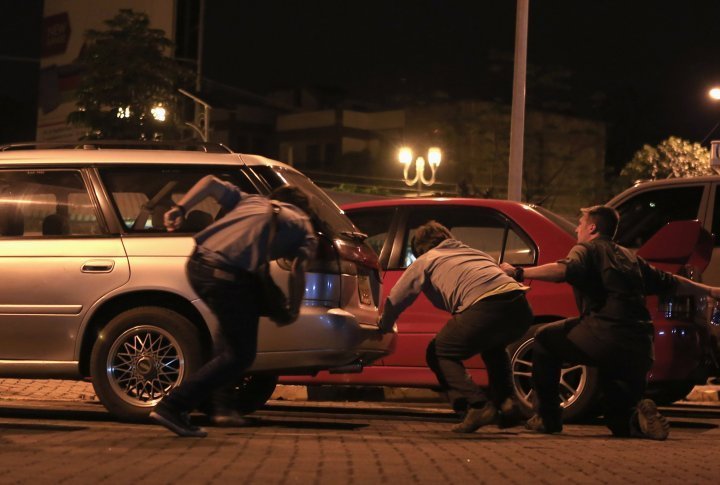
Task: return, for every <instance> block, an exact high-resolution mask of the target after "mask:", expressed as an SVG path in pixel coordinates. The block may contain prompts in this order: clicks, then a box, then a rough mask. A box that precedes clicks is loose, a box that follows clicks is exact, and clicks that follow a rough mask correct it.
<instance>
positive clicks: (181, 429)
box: [150, 401, 207, 438]
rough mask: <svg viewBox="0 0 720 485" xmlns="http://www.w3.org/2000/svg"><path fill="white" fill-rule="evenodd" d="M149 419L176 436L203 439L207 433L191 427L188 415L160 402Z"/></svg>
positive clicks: (196, 427)
mask: <svg viewBox="0 0 720 485" xmlns="http://www.w3.org/2000/svg"><path fill="white" fill-rule="evenodd" d="M150 418H152V419H154V420H155V421H157V422H158V423H160V424H162V425H163V426H165V427H166V428H167V429H169V430H170V431H172V432H173V433H175V434H176V435H178V436H188V437H193V438H204V437H206V436H207V431H205V430H204V429H202V428H200V427H198V426H193V425H192V424H191V423H190V416H188V413H185V412H181V411H178V410H177V409H175V408H173V407H172V406H170V405H169V404H166V403H163V402H162V401H160V402H159V403H157V405H156V406H155V408H154V409H153V410H152V412H151V413H150Z"/></svg>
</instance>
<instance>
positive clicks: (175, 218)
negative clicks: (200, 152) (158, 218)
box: [163, 175, 225, 232]
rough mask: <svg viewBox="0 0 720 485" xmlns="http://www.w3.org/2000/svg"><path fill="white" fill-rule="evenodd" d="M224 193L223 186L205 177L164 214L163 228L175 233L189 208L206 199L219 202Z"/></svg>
mask: <svg viewBox="0 0 720 485" xmlns="http://www.w3.org/2000/svg"><path fill="white" fill-rule="evenodd" d="M224 193H225V184H223V182H222V181H221V180H220V179H218V178H216V177H214V176H212V175H206V176H205V177H203V178H201V179H200V180H198V182H197V183H196V184H195V185H193V186H192V187H191V188H190V190H188V191H187V193H186V194H185V195H184V196H183V198H182V199H180V201H179V202H178V203H177V205H175V206H173V207H172V208H171V209H170V210H169V211H167V212H166V213H165V215H164V216H163V223H164V224H165V228H166V229H167V230H168V232H173V231H176V230H177V229H179V228H180V226H181V225H182V223H183V221H184V220H185V212H186V211H187V209H188V208H189V207H192V206H194V205H195V204H197V203H198V202H200V201H202V200H203V199H204V198H206V197H212V198H214V199H215V200H220V198H221V197H222V196H223V194H224Z"/></svg>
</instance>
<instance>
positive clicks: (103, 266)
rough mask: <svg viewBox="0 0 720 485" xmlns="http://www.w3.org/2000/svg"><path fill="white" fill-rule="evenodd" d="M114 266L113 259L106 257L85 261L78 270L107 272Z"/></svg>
mask: <svg viewBox="0 0 720 485" xmlns="http://www.w3.org/2000/svg"><path fill="white" fill-rule="evenodd" d="M114 267H115V261H112V260H108V259H96V260H93V261H86V262H85V264H83V265H82V268H80V271H82V272H83V273H109V272H110V271H112V270H113V268H114Z"/></svg>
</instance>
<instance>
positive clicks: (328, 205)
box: [250, 165, 357, 236]
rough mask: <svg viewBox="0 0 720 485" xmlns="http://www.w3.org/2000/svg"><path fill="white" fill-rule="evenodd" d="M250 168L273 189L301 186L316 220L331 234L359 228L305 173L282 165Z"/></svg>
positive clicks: (334, 234) (340, 233)
mask: <svg viewBox="0 0 720 485" xmlns="http://www.w3.org/2000/svg"><path fill="white" fill-rule="evenodd" d="M250 168H251V169H252V171H253V172H255V174H256V175H258V176H260V177H262V178H263V179H264V180H265V181H266V182H267V184H268V185H269V186H270V188H271V189H274V188H276V187H279V186H281V185H295V186H297V187H298V188H300V190H302V191H303V192H304V193H305V194H306V195H307V196H308V197H309V199H310V208H311V209H312V210H313V212H314V213H315V214H314V216H315V217H314V219H315V222H316V223H319V224H320V225H321V227H323V228H324V229H325V230H326V231H329V232H330V234H331V235H333V236H339V235H342V234H343V233H352V232H355V231H357V228H356V227H355V226H354V225H353V223H352V222H351V221H350V219H348V218H347V216H346V215H345V214H344V213H343V211H342V210H341V209H340V208H339V207H338V206H337V204H335V202H333V200H332V199H331V198H330V197H329V196H328V195H327V194H326V193H325V192H324V191H323V190H322V189H321V188H319V187H318V186H317V185H315V184H314V183H313V182H312V181H311V180H310V179H309V178H307V177H306V176H305V175H303V174H301V173H299V172H296V171H294V170H288V169H286V168H284V167H280V166H276V167H270V166H265V165H262V166H253V167H250Z"/></svg>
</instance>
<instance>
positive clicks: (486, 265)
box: [380, 221, 533, 433]
mask: <svg viewBox="0 0 720 485" xmlns="http://www.w3.org/2000/svg"><path fill="white" fill-rule="evenodd" d="M412 249H413V253H414V254H415V256H416V257H417V259H416V260H415V262H413V263H412V264H411V265H410V266H409V267H408V268H407V270H405V273H404V274H403V275H402V277H401V278H400V279H399V280H398V282H397V283H396V284H395V286H394V287H393V289H392V291H390V295H389V296H388V298H387V300H386V302H385V307H384V309H383V314H382V315H381V317H380V328H381V329H382V330H383V331H388V332H389V331H391V330H392V328H393V325H394V324H395V321H396V320H397V318H398V316H400V314H401V313H402V312H403V311H404V310H405V309H406V308H407V307H408V306H410V304H411V303H412V302H413V301H414V300H415V298H417V296H418V295H419V294H420V292H423V293H424V294H425V296H427V298H428V300H430V301H431V302H432V303H433V305H435V306H436V307H438V308H440V309H441V310H445V311H447V312H450V313H451V314H452V317H451V318H450V320H448V322H447V324H446V325H445V326H444V327H443V328H442V330H440V332H439V333H438V334H437V336H436V337H435V338H434V339H433V340H432V342H430V345H429V346H428V349H427V363H428V366H429V367H430V369H432V371H433V372H434V373H435V375H436V376H437V378H438V382H439V383H440V385H441V386H442V388H443V390H445V391H446V392H447V395H448V399H449V400H450V402H451V404H452V406H453V408H454V409H455V410H456V411H459V412H461V413H465V418H464V420H463V421H462V422H461V423H458V424H456V425H455V426H453V427H452V431H454V432H456V433H472V432H474V431H476V430H477V429H478V428H480V427H481V426H484V425H486V424H490V423H492V422H497V424H498V425H499V426H500V427H509V426H513V425H516V424H517V423H518V422H519V418H520V416H519V410H518V408H517V404H516V403H515V402H514V400H513V399H512V397H511V396H512V395H513V386H512V377H511V371H510V358H509V357H508V354H507V351H506V350H505V347H507V345H508V344H510V343H511V342H513V341H515V340H517V339H518V338H520V337H521V336H522V335H523V334H524V333H525V332H526V331H527V329H528V328H529V327H530V324H531V323H532V319H533V316H532V310H531V309H530V306H529V305H528V302H527V300H526V299H525V291H526V290H527V287H525V286H523V285H521V284H519V283H517V282H516V281H515V280H513V279H512V278H510V277H508V276H507V275H506V274H505V273H504V272H503V271H502V270H501V269H500V267H499V266H498V265H497V263H496V262H495V260H494V259H492V258H491V257H490V256H488V255H487V254H485V253H483V252H482V251H479V250H477V249H473V248H471V247H469V246H466V245H465V244H463V243H462V242H460V241H457V240H455V239H454V238H453V236H452V234H451V233H450V231H449V230H448V229H447V228H446V227H444V226H442V225H441V224H438V223H437V222H434V221H431V222H429V223H427V224H425V225H423V226H420V227H419V228H418V229H417V230H416V231H415V235H414V238H413V241H412ZM477 354H480V355H481V356H482V358H483V360H484V361H485V365H486V366H487V372H488V378H489V381H490V396H487V395H486V394H485V392H484V391H483V390H482V389H481V388H480V387H479V386H478V385H477V384H475V383H474V382H473V380H472V378H471V377H470V375H469V374H468V373H467V371H466V370H465V366H464V365H463V362H462V361H463V360H465V359H469V358H470V357H472V356H474V355H477Z"/></svg>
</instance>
